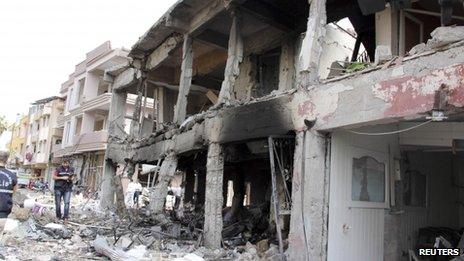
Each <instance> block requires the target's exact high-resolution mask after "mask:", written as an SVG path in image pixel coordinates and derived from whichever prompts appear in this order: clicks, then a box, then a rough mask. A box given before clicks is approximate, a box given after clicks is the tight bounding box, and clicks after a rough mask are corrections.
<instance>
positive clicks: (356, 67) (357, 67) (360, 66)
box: [346, 62, 367, 73]
mask: <svg viewBox="0 0 464 261" xmlns="http://www.w3.org/2000/svg"><path fill="white" fill-rule="evenodd" d="M366 66H367V64H366V63H363V62H354V63H350V65H349V66H348V67H347V68H346V72H347V73H354V72H357V71H361V70H364V69H366Z"/></svg>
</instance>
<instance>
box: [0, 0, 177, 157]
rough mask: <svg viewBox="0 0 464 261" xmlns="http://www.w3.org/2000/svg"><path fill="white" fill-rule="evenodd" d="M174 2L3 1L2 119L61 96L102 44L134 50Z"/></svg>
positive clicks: (0, 141)
mask: <svg viewBox="0 0 464 261" xmlns="http://www.w3.org/2000/svg"><path fill="white" fill-rule="evenodd" d="M175 2H176V0H138V1H127V0H126V1H122V0H79V1H69V0H40V1H37V0H14V1H0V116H5V117H6V118H7V119H8V120H9V121H10V122H13V121H14V120H15V119H16V117H17V116H16V115H17V114H18V113H19V114H27V111H28V108H29V105H30V103H31V102H34V101H36V100H39V99H42V98H45V97H49V96H53V95H58V92H59V89H60V87H61V83H63V82H65V81H66V80H67V77H68V75H69V74H71V73H72V72H73V71H74V66H75V65H76V64H78V63H79V62H81V61H82V60H84V58H85V54H86V53H87V52H89V51H91V50H92V49H94V48H95V47H97V46H98V45H100V44H102V43H103V42H105V41H107V40H110V41H111V45H112V47H113V48H118V47H125V48H128V49H130V47H131V46H132V45H133V44H134V43H135V42H136V41H137V40H138V38H139V37H140V36H142V35H143V34H144V33H145V32H146V31H147V30H148V29H149V28H150V26H151V25H153V24H154V23H155V22H156V20H157V19H158V18H159V17H161V15H163V13H164V12H166V11H167V10H168V8H169V7H170V6H171V5H173V4H174V3H175ZM9 135H11V134H9V133H5V134H3V135H2V137H0V149H1V148H2V147H4V145H5V143H6V142H7V141H8V139H9Z"/></svg>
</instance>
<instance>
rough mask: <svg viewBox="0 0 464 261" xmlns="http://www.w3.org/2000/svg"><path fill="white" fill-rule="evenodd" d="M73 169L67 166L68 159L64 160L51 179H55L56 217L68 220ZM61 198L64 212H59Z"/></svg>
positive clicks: (65, 221)
mask: <svg viewBox="0 0 464 261" xmlns="http://www.w3.org/2000/svg"><path fill="white" fill-rule="evenodd" d="M73 179H74V169H73V168H72V167H71V166H69V161H68V160H64V161H63V164H62V165H61V166H60V167H58V168H57V169H56V170H55V173H54V175H53V180H55V187H54V190H55V211H56V218H58V219H63V221H64V223H65V224H66V223H67V222H68V218H69V204H70V201H71V193H72V187H73ZM61 200H63V202H64V213H63V215H62V214H61Z"/></svg>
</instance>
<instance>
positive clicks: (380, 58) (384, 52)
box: [374, 45, 393, 65]
mask: <svg viewBox="0 0 464 261" xmlns="http://www.w3.org/2000/svg"><path fill="white" fill-rule="evenodd" d="M392 58H393V55H392V52H391V48H390V46H388V45H379V46H377V48H375V62H374V63H375V65H378V64H381V63H384V62H386V61H389V60H391V59H392Z"/></svg>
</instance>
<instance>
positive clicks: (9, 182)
mask: <svg viewBox="0 0 464 261" xmlns="http://www.w3.org/2000/svg"><path fill="white" fill-rule="evenodd" d="M8 156H9V154H8V152H6V151H0V234H1V233H3V227H4V226H5V223H6V218H7V217H8V215H9V214H10V213H11V209H12V207H13V193H14V192H15V191H16V184H17V183H18V178H17V177H16V174H15V173H13V172H11V171H9V170H7V169H6V168H5V165H6V162H7V161H8Z"/></svg>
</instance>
